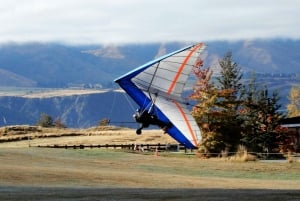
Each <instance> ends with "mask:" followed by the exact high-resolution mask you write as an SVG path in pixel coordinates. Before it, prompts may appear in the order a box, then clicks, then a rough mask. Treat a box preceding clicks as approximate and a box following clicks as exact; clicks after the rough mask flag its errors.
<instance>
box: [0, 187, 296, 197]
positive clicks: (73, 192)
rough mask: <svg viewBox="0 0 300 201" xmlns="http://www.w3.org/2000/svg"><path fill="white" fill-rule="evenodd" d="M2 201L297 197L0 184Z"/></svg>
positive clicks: (277, 193)
mask: <svg viewBox="0 0 300 201" xmlns="http://www.w3.org/2000/svg"><path fill="white" fill-rule="evenodd" d="M0 200H6V201H19V200H22V201H36V200H44V201H64V200H72V201H79V200H80V201H83V200H84V201H92V200H93V201H94V200H95V201H96V200H130V201H143V200H152V201H156V200H164V201H166V200H170V201H171V200H172V201H177V200H178V201H179V200H195V201H198V200H201V201H207V200H209V201H212V200H214V201H216V200H223V201H227V200H235V201H250V200H255V201H260V200H261V201H282V200H285V201H297V200H300V191H299V190H269V189H149V188H60V187H57V188H56V187H14V186H0Z"/></svg>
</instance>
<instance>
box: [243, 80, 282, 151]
mask: <svg viewBox="0 0 300 201" xmlns="http://www.w3.org/2000/svg"><path fill="white" fill-rule="evenodd" d="M245 94H246V96H245V101H244V106H245V114H244V115H243V118H244V121H243V124H242V139H241V141H242V142H243V144H244V145H245V146H246V147H247V149H248V150H249V151H253V152H267V153H268V152H279V146H280V144H281V142H283V141H285V138H286V137H287V136H286V135H285V131H284V130H283V129H281V127H280V120H281V118H282V114H281V113H280V112H279V111H278V110H279V108H280V107H281V105H280V104H278V102H279V99H280V97H279V94H278V92H277V91H274V92H273V93H272V95H271V96H270V95H269V90H268V88H267V86H265V87H264V88H263V89H258V88H257V85H256V83H255V79H252V80H251V81H250V83H249V84H248V87H247V90H246V93H245Z"/></svg>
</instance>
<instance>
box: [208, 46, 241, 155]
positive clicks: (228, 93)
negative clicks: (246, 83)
mask: <svg viewBox="0 0 300 201" xmlns="http://www.w3.org/2000/svg"><path fill="white" fill-rule="evenodd" d="M219 65H220V67H221V72H220V73H221V76H220V77H218V78H217V81H218V94H217V100H216V103H215V106H216V107H215V112H216V113H217V114H218V115H215V116H214V122H213V123H214V124H215V125H216V127H217V130H216V132H217V133H219V134H220V136H221V139H222V141H223V143H224V148H225V149H226V150H228V151H235V150H236V149H237V147H238V145H239V143H240V139H241V136H240V134H241V128H240V124H241V119H240V115H239V112H240V110H241V103H242V102H243V101H242V98H243V95H244V94H243V90H242V89H243V85H242V82H241V79H242V76H243V75H242V73H241V68H240V67H239V66H238V64H237V63H236V62H234V61H233V59H232V54H231V52H228V53H226V54H225V55H224V57H223V58H222V59H221V60H220V61H219Z"/></svg>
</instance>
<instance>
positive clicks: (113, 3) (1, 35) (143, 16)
mask: <svg viewBox="0 0 300 201" xmlns="http://www.w3.org/2000/svg"><path fill="white" fill-rule="evenodd" d="M0 27H1V28H0V43H7V42H17V43H18V42H21V43H23V42H62V43H68V44H95V43H97V44H124V43H149V42H174V41H181V42H190V41H197V42H206V41H215V40H229V41H234V40H244V39H246V40H248V39H270V38H277V37H280V38H291V39H299V38H300V1H299V0H209V1H208V0H180V1H177V0H9V1H8V0H0Z"/></svg>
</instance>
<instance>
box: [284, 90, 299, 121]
mask: <svg viewBox="0 0 300 201" xmlns="http://www.w3.org/2000/svg"><path fill="white" fill-rule="evenodd" d="M288 98H289V100H290V104H288V105H287V110H288V117H296V116H300V86H293V87H292V88H291V91H290V94H289V97H288Z"/></svg>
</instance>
